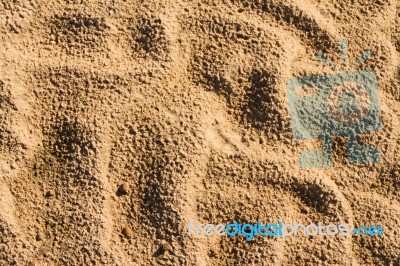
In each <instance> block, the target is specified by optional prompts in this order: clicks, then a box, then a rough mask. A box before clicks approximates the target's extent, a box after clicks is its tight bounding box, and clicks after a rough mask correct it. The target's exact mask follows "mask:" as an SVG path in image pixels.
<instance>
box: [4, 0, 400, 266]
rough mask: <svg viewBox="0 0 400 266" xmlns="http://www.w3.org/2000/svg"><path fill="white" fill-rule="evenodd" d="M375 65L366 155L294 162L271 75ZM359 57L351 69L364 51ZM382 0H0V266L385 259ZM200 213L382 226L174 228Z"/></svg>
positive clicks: (393, 231)
mask: <svg viewBox="0 0 400 266" xmlns="http://www.w3.org/2000/svg"><path fill="white" fill-rule="evenodd" d="M340 39H347V40H348V44H349V46H348V53H347V60H348V62H349V64H348V65H347V68H346V69H345V71H350V70H360V69H373V70H374V71H375V72H376V75H377V79H378V91H379V99H380V109H381V113H382V124H383V126H382V130H380V131H379V132H373V133H371V134H365V135H361V136H360V141H361V142H363V143H369V144H371V145H374V146H376V147H377V148H378V149H379V150H380V152H381V155H382V159H381V161H380V163H376V164H350V163H348V162H347V160H346V145H347V138H346V137H336V138H334V152H333V161H334V163H333V166H332V167H330V168H326V169H319V168H316V169H315V168H311V169H307V168H306V169H304V168H301V167H299V154H300V153H301V152H302V151H304V150H309V149H313V148H317V147H318V146H319V145H320V144H319V142H318V140H306V141H296V140H294V139H293V135H292V131H291V124H290V123H291V120H290V114H289V112H288V100H287V93H286V81H287V80H288V79H290V78H296V77H303V76H309V75H323V74H329V73H333V72H335V71H333V70H331V69H330V68H329V66H326V65H325V64H323V63H322V62H320V61H318V60H316V58H315V54H316V53H317V52H319V51H321V52H323V53H324V54H326V55H327V56H328V57H329V58H330V59H331V60H332V62H334V63H335V64H336V63H338V62H340V53H339V48H338V45H337V44H338V41H339V40H340ZM367 49H370V50H371V51H372V52H373V56H372V57H371V58H369V59H368V60H367V61H365V62H364V63H362V64H361V65H360V66H358V67H357V68H356V69H352V68H351V64H350V63H352V62H355V61H356V59H357V58H358V56H360V55H361V54H362V52H363V51H365V50H367ZM399 55H400V7H399V4H398V2H397V1H395V0H387V1H381V0H375V1H372V0H371V1H366V0H351V1H350V0H338V1H328V0H307V1H300V0H290V1H278V0H268V1H256V0H254V1H248V0H241V1H240V0H231V1H228V0H226V1H181V0H178V1H125V0H112V1H111V0H109V1H95V0H89V1H80V0H57V1H44V0H14V1H12V0H2V1H0V144H1V145H0V153H1V156H0V265H201V266H202V265H400V255H399V254H400V233H399V232H400V231H399V226H400V201H399V199H400V192H399V188H400V163H399V158H400V157H399V151H400V148H399V145H400V141H399V136H400V121H399V115H400V103H399V102H400V67H399V66H400V62H399V59H400V57H399ZM190 219H197V220H198V221H199V222H202V223H213V224H218V223H225V224H227V223H230V222H233V221H238V222H241V223H256V222H258V221H262V222H264V223H267V222H274V223H277V222H278V221H285V222H287V223H291V222H301V223H304V224H309V223H317V222H323V223H325V224H329V223H336V224H339V223H348V224H349V225H351V226H360V225H367V226H369V225H380V226H382V227H383V228H384V233H385V235H384V237H366V236H349V237H337V236H328V237H322V236H315V237H305V236H296V237H290V238H287V239H285V240H282V239H279V238H277V237H257V238H255V239H254V240H252V241H246V240H245V239H244V238H243V237H228V236H222V237H221V236H213V237H209V236H204V235H202V236H199V237H193V236H189V235H188V221H189V220H190Z"/></svg>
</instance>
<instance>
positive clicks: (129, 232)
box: [122, 226, 133, 238]
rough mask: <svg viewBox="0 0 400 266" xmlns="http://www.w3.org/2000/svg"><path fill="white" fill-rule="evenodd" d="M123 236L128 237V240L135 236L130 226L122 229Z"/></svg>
mask: <svg viewBox="0 0 400 266" xmlns="http://www.w3.org/2000/svg"><path fill="white" fill-rule="evenodd" d="M122 234H123V235H124V236H125V237H126V238H131V237H132V236H133V231H132V229H131V228H130V227H129V226H125V227H124V228H123V229H122Z"/></svg>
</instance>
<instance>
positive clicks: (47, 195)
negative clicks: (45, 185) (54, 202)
mask: <svg viewBox="0 0 400 266" xmlns="http://www.w3.org/2000/svg"><path fill="white" fill-rule="evenodd" d="M55 195H56V193H55V192H54V191H53V190H49V191H47V192H46V197H48V198H50V197H54V196H55Z"/></svg>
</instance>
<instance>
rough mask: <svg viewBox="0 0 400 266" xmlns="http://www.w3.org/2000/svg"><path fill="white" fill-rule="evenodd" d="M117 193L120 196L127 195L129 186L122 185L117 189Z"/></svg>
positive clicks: (126, 184)
mask: <svg viewBox="0 0 400 266" xmlns="http://www.w3.org/2000/svg"><path fill="white" fill-rule="evenodd" d="M118 191H119V192H120V193H122V194H128V193H129V184H128V183H126V182H125V183H123V184H122V185H121V186H120V187H119V188H118Z"/></svg>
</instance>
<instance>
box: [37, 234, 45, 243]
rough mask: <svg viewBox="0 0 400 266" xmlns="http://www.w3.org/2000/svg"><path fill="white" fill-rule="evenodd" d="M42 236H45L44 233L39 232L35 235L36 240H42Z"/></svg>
mask: <svg viewBox="0 0 400 266" xmlns="http://www.w3.org/2000/svg"><path fill="white" fill-rule="evenodd" d="M44 238H45V236H44V234H42V233H40V232H39V233H38V234H37V235H36V241H42V240H43V239H44Z"/></svg>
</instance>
